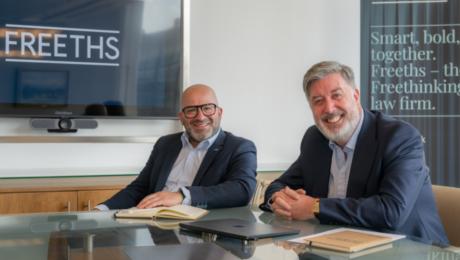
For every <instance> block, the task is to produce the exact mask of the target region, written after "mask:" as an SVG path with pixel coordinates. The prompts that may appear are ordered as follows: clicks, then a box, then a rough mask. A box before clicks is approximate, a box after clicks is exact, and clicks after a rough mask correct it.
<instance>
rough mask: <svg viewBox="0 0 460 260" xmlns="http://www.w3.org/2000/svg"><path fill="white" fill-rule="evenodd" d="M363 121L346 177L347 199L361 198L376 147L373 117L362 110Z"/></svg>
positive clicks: (364, 190)
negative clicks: (348, 173)
mask: <svg viewBox="0 0 460 260" xmlns="http://www.w3.org/2000/svg"><path fill="white" fill-rule="evenodd" d="M363 112H364V114H365V115H364V121H363V125H362V127H361V132H360V133H359V135H358V140H357V141H356V147H355V153H354V155H353V161H352V164H351V169H350V176H349V177H348V187H347V198H355V199H357V198H363V197H364V195H365V192H366V186H367V185H366V183H367V181H368V178H369V175H370V173H371V170H372V165H373V163H374V157H375V154H376V151H377V147H378V145H377V144H378V141H377V140H376V125H375V124H376V120H375V115H374V114H372V113H370V112H369V111H368V110H366V109H363Z"/></svg>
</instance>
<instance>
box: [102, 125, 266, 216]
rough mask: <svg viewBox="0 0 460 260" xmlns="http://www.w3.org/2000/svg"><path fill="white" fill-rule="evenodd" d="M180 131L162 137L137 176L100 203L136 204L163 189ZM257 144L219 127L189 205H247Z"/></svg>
mask: <svg viewBox="0 0 460 260" xmlns="http://www.w3.org/2000/svg"><path fill="white" fill-rule="evenodd" d="M181 136H182V133H177V134H171V135H167V136H163V137H161V138H160V139H159V140H158V141H157V142H156V143H155V146H154V148H153V151H152V153H151V154H150V158H149V160H148V161H147V164H146V165H145V167H144V169H143V170H142V171H141V173H140V174H139V176H138V177H137V178H136V180H134V181H133V182H132V183H131V184H130V185H128V186H127V187H126V188H125V189H123V190H121V191H120V192H118V193H117V194H115V195H114V196H113V197H112V198H110V199H109V200H107V201H105V202H103V203H102V204H105V205H107V207H109V209H126V208H131V207H134V206H136V205H137V204H138V203H139V202H140V201H141V200H142V199H143V198H145V197H146V196H147V195H149V194H152V193H155V192H158V191H162V190H163V188H164V186H165V183H166V180H167V179H168V176H169V174H170V172H171V169H172V167H173V166H174V163H175V162H176V159H177V157H178V156H179V153H180V151H181V149H182V141H181ZM256 167H257V160H256V147H255V145H254V143H253V142H251V141H249V140H246V139H244V138H241V137H236V136H234V135H233V134H232V133H229V132H224V131H220V133H219V136H218V137H217V139H216V140H215V141H214V143H213V144H212V145H211V147H209V149H208V152H207V153H206V155H205V157H204V158H203V161H202V163H201V165H200V167H199V169H198V172H197V174H196V177H195V179H194V180H193V183H192V186H190V187H187V188H188V190H189V191H190V195H191V197H192V206H197V205H204V204H207V208H225V207H239V206H246V205H247V204H248V202H249V201H250V200H251V197H252V195H253V193H254V189H255V187H256V184H257V181H256V175H257V173H256Z"/></svg>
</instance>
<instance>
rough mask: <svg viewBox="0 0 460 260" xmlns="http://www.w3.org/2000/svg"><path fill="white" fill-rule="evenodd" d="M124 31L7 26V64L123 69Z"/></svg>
mask: <svg viewBox="0 0 460 260" xmlns="http://www.w3.org/2000/svg"><path fill="white" fill-rule="evenodd" d="M119 34H120V31H111V30H93V29H81V28H67V27H47V26H33V25H19V24H6V28H5V34H4V35H5V50H4V51H5V52H4V53H5V56H6V57H7V58H6V59H5V61H6V62H26V63H51V64H73V65H90V66H119V65H120V64H119V63H118V62H117V61H118V60H117V59H118V58H119V57H120V51H119V49H118V47H117V43H118V38H117V37H116V36H118V35H119Z"/></svg>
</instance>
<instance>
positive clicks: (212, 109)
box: [182, 103, 217, 118]
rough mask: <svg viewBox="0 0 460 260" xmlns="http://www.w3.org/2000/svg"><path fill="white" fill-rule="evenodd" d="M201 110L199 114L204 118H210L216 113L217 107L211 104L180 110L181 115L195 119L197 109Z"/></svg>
mask: <svg viewBox="0 0 460 260" xmlns="http://www.w3.org/2000/svg"><path fill="white" fill-rule="evenodd" d="M199 108H200V109H201V112H202V113H203V115H205V116H212V115H214V114H215V113H216V109H217V105H216V104H213V103H208V104H204V105H199V106H189V107H184V109H182V113H184V116H185V117H186V118H195V117H196V116H197V115H198V109H199Z"/></svg>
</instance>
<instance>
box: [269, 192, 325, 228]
mask: <svg viewBox="0 0 460 260" xmlns="http://www.w3.org/2000/svg"><path fill="white" fill-rule="evenodd" d="M305 194H306V192H305V190H303V189H298V190H292V189H290V188H289V187H287V186H286V188H285V189H282V190H280V191H278V192H276V193H275V194H273V195H272V203H271V207H270V209H271V210H272V211H273V212H274V213H275V216H277V217H280V216H281V217H283V218H284V219H287V220H292V219H299V220H307V219H314V218H315V215H314V214H313V204H315V202H316V201H317V200H318V199H315V198H312V197H310V196H307V195H305Z"/></svg>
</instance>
